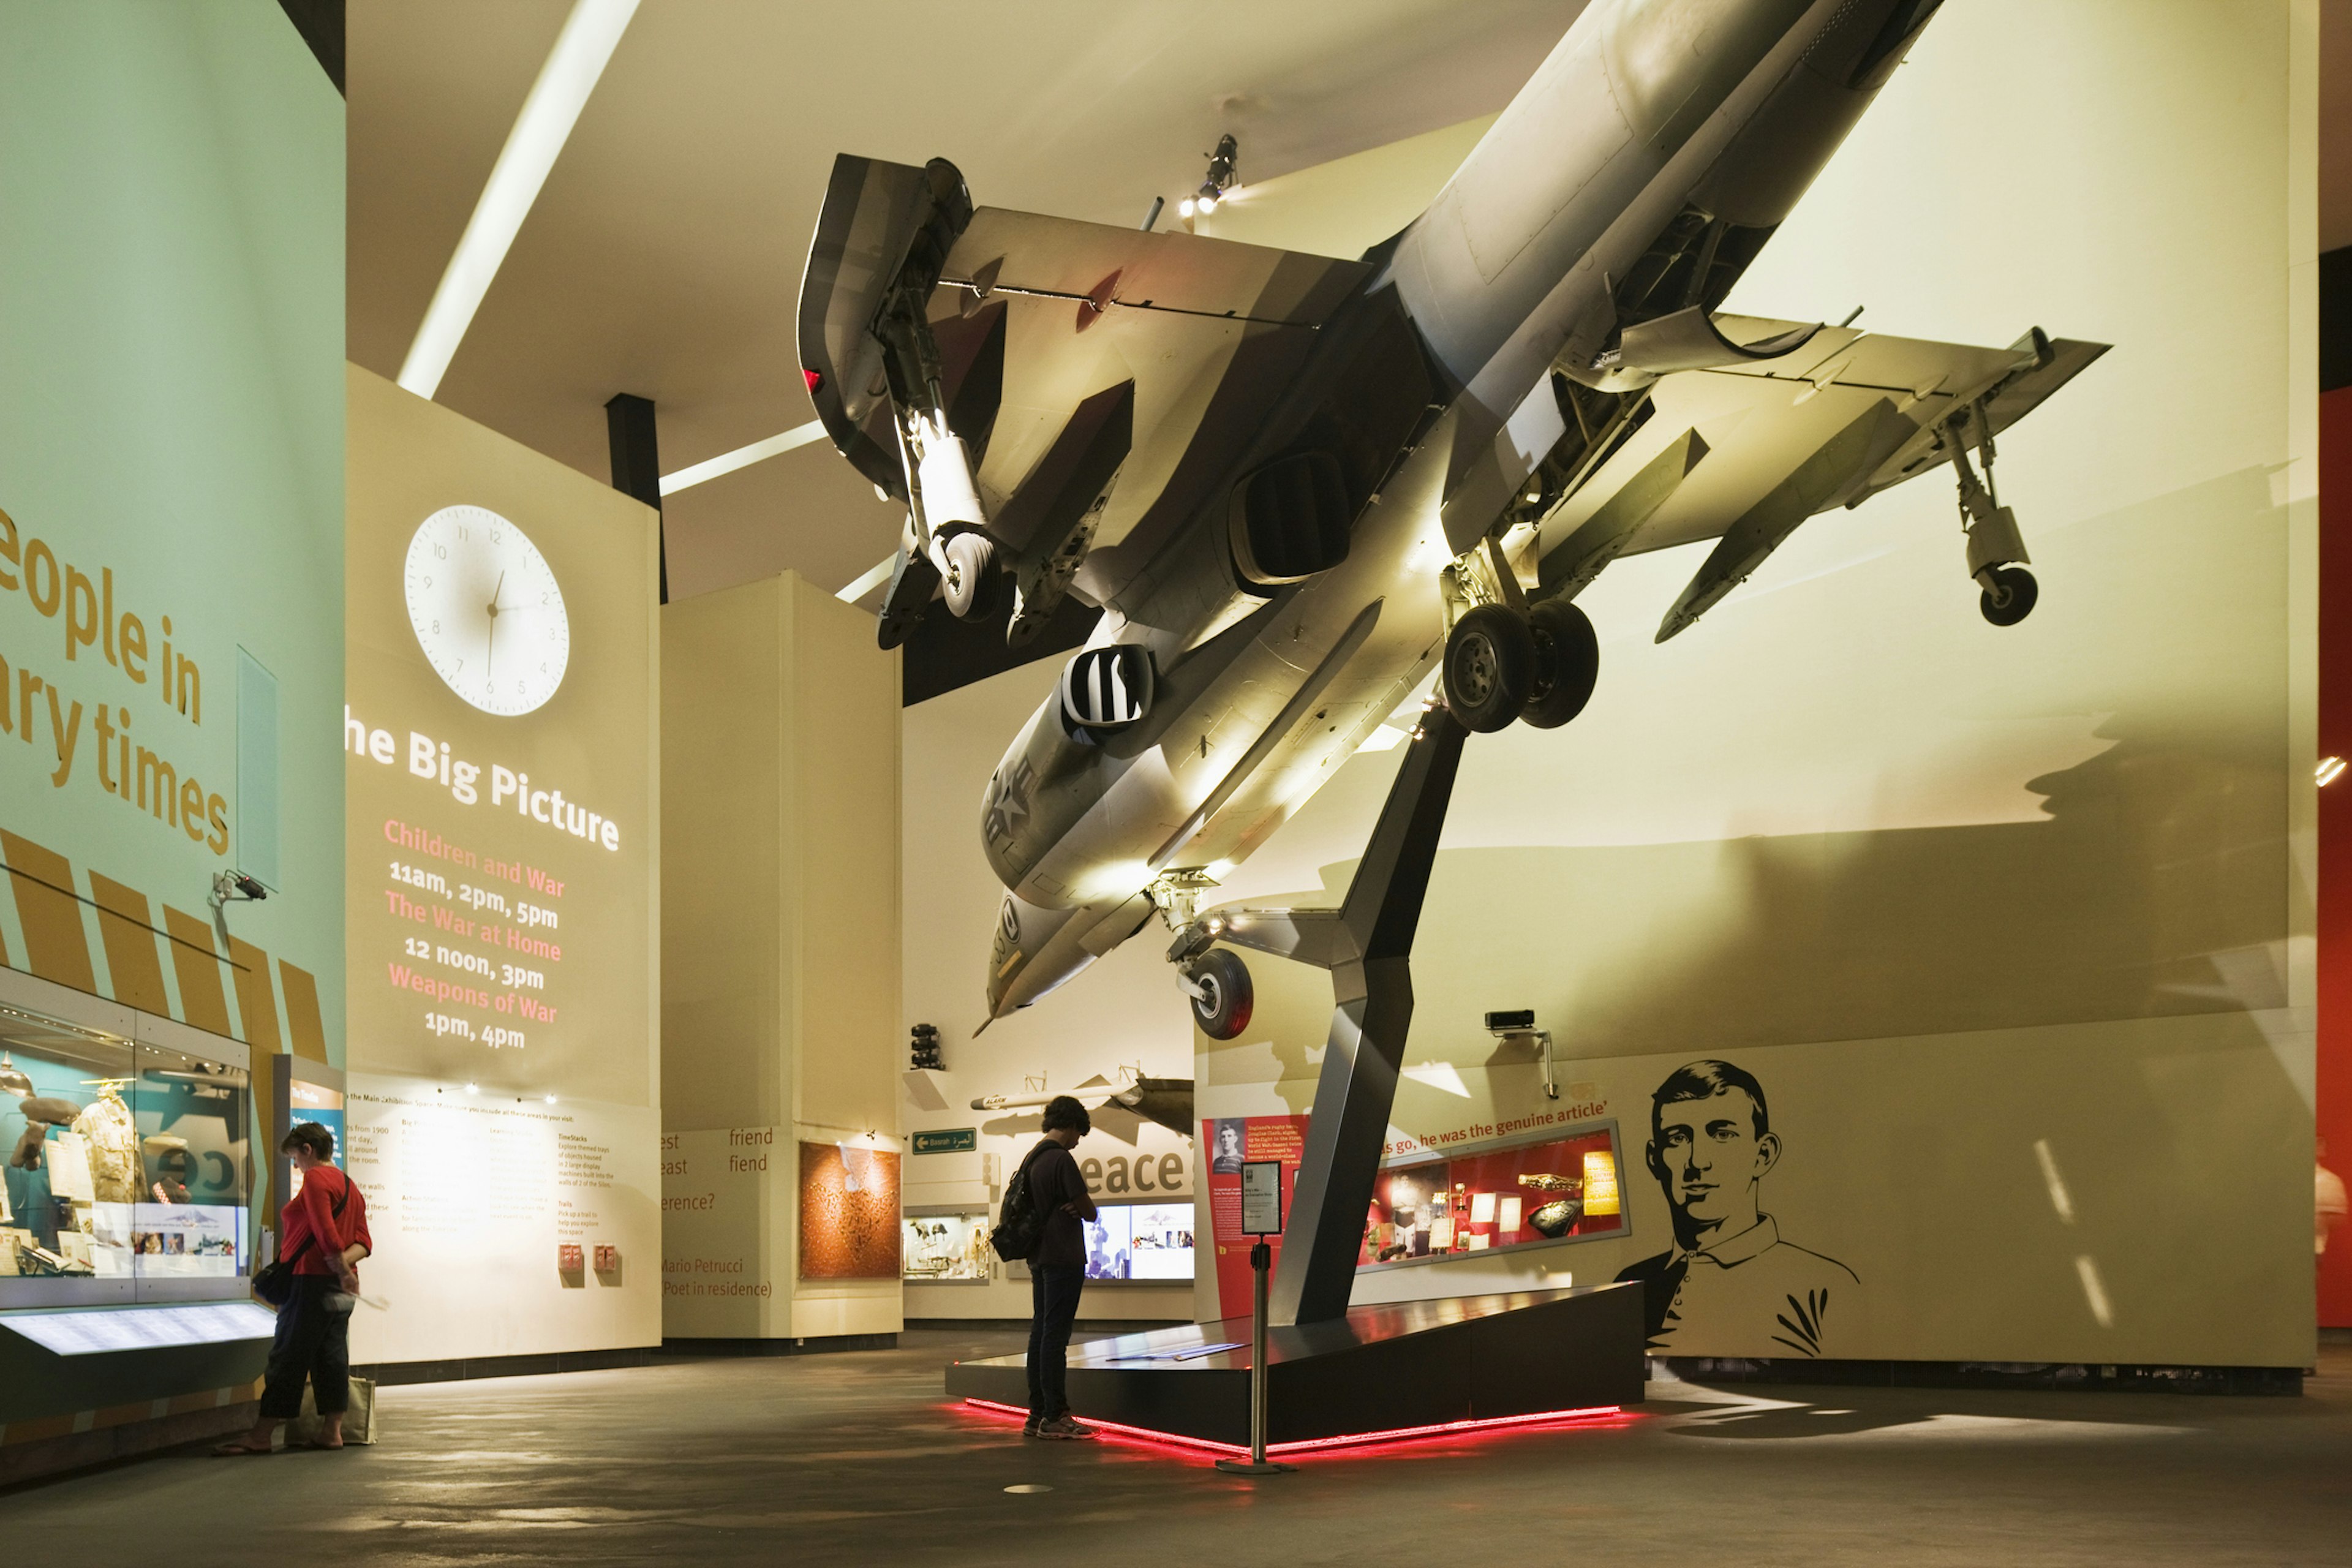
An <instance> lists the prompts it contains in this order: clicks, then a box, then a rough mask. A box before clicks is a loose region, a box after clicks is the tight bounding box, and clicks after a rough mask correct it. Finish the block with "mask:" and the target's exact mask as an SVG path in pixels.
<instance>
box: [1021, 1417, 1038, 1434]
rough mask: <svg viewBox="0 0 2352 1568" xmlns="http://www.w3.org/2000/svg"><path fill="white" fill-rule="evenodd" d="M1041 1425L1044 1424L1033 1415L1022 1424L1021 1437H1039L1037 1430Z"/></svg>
mask: <svg viewBox="0 0 2352 1568" xmlns="http://www.w3.org/2000/svg"><path fill="white" fill-rule="evenodd" d="M1040 1425H1042V1424H1041V1423H1040V1422H1039V1421H1038V1419H1037V1418H1036V1417H1035V1416H1034V1415H1032V1416H1031V1417H1029V1419H1028V1420H1026V1421H1024V1422H1023V1423H1021V1435H1022V1436H1024V1437H1034V1436H1036V1435H1037V1428H1038V1426H1040Z"/></svg>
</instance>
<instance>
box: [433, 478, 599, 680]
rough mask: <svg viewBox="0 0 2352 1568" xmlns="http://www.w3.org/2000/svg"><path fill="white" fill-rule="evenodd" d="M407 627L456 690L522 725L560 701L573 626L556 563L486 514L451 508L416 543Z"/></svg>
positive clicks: (519, 532)
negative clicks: (551, 565) (522, 719)
mask: <svg viewBox="0 0 2352 1568" xmlns="http://www.w3.org/2000/svg"><path fill="white" fill-rule="evenodd" d="M404 586H405V587H406V589H407V593H408V624H409V625H410V626H414V627H415V629H416V641H417V644H418V646H420V647H423V648H424V650H425V658H427V659H429V660H431V661H432V665H433V668H434V670H435V672H436V674H438V675H439V676H440V677H441V679H442V680H443V681H445V682H446V683H447V685H448V688H449V689H450V690H452V691H454V692H456V693H457V695H458V696H460V697H462V698H464V699H465V700H467V701H468V702H470V703H472V704H473V705H474V706H475V707H477V708H478V709H480V710H482V711H483V712H485V713H497V714H501V715H503V716H505V717H508V718H513V717H515V716H516V715H518V714H523V713H528V712H530V710H533V709H534V708H537V707H539V706H540V705H541V704H542V703H544V702H545V701H546V700H548V699H549V698H551V697H552V696H554V695H555V689H556V688H557V687H558V686H561V685H562V683H563V671H564V667H565V666H566V665H568V664H569V663H570V662H571V659H572V623H571V621H570V619H569V618H568V617H567V616H565V615H564V612H563V590H562V588H560V587H558V586H556V583H555V574H554V573H553V572H552V571H551V570H549V569H548V564H547V557H545V556H544V555H541V553H540V552H539V547H538V546H537V545H535V544H533V543H532V542H530V539H529V538H527V537H526V536H525V535H524V533H523V531H522V530H521V529H520V528H517V527H516V526H515V525H514V524H513V523H511V522H509V521H507V520H506V519H505V518H502V517H500V516H499V514H498V513H497V512H494V511H490V510H487V509H485V508H482V507H478V506H450V507H443V508H442V509H441V510H439V511H436V512H435V513H434V514H433V515H432V516H431V517H428V518H426V519H425V521H424V522H422V523H421V524H419V525H418V527H417V530H416V537H415V538H414V539H412V540H410V541H409V542H408V566H407V572H406V574H405V581H404Z"/></svg>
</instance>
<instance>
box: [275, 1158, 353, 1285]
mask: <svg viewBox="0 0 2352 1568" xmlns="http://www.w3.org/2000/svg"><path fill="white" fill-rule="evenodd" d="M345 1180H346V1185H345V1186H344V1188H343V1190H342V1191H341V1192H340V1193H338V1194H335V1199H334V1205H333V1207H332V1209H331V1213H332V1214H333V1215H334V1217H335V1218H337V1219H341V1218H342V1217H343V1205H344V1203H345V1201H346V1200H348V1199H349V1198H350V1196H351V1191H352V1190H351V1187H350V1186H349V1184H348V1181H349V1178H345ZM318 1239H319V1238H318V1237H316V1236H305V1237H303V1238H302V1242H301V1245H300V1246H299V1247H295V1249H294V1250H293V1251H291V1252H289V1253H288V1254H287V1255H286V1256H285V1257H283V1258H279V1259H278V1261H277V1262H275V1263H270V1264H265V1265H264V1266H263V1267H262V1268H260V1269H258V1270H257V1271H256V1272H255V1274H254V1276H253V1293H254V1295H255V1297H257V1299H258V1300H262V1301H265V1302H267V1303H268V1304H269V1305H270V1306H272V1307H283V1306H284V1305H286V1303H287V1302H289V1301H290V1300H293V1299H294V1264H295V1262H296V1260H297V1259H299V1258H300V1257H301V1256H302V1254H303V1252H304V1250H305V1249H307V1248H308V1247H310V1244H311V1243H312V1242H314V1241H316V1240H318Z"/></svg>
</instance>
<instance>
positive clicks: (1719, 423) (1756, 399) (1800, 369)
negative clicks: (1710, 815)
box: [1533, 317, 2107, 641]
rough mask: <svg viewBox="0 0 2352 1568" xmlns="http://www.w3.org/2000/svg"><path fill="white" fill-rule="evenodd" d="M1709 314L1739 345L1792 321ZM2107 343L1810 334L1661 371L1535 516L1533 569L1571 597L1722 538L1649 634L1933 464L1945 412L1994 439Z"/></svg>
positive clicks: (1665, 632) (1938, 457) (1946, 455)
mask: <svg viewBox="0 0 2352 1568" xmlns="http://www.w3.org/2000/svg"><path fill="white" fill-rule="evenodd" d="M1719 321H1720V322H1721V324H1722V325H1723V326H1724V328H1725V330H1726V331H1727V335H1728V336H1730V337H1731V338H1733V339H1734V340H1736V341H1742V342H1753V341H1757V340H1761V339H1767V338H1769V337H1771V336H1774V335H1777V334H1779V333H1780V332H1783V331H1790V330H1792V329H1797V328H1799V327H1800V326H1801V324H1800V323H1794V322H1785V321H1766V320H1762V319H1759V318H1739V317H1723V318H1719ZM2106 349H2107V345H2105V344H2104V343H2091V342H2074V341H2072V340H2068V339H2063V338H2050V337H2047V336H2045V335H2044V334H2043V333H2042V331H2041V330H2040V329H2039V328H2036V329H2034V330H2033V331H2031V332H2028V333H2027V334H2026V335H2025V336H2024V337H2022V338H2021V339H2019V340H2018V341H2017V342H2015V343H2012V344H2011V345H2010V346H2009V347H2008V348H2005V349H1990V348H1978V347H1972V346H1969V345H1966V344H1960V343H1938V342H1925V341H1922V340H1919V339H1915V338H1897V337H1888V336H1884V335H1881V334H1878V333H1871V332H1861V331H1854V330H1853V329H1851V328H1825V329H1822V331H1818V332H1815V333H1814V334H1813V335H1812V336H1811V338H1810V339H1808V340H1807V341H1806V342H1804V343H1803V345H1802V346H1801V348H1799V349H1797V350H1796V351H1794V352H1792V353H1788V354H1785V355H1783V356H1781V357H1780V358H1777V359H1769V360H1760V361H1751V362H1748V363H1740V364H1736V365H1729V366H1725V367H1722V368H1717V369H1706V370H1688V371H1679V372H1676V373H1675V374H1669V375H1665V376H1663V377H1661V378H1659V380H1658V381H1657V382H1656V383H1654V384H1653V386H1652V387H1651V389H1650V394H1649V406H1648V409H1647V412H1646V416H1644V417H1643V421H1642V423H1641V424H1640V426H1638V427H1637V428H1635V429H1634V430H1633V433H1632V434H1631V435H1630V436H1629V437H1626V438H1625V439H1624V440H1623V441H1622V444H1621V445H1619V446H1618V447H1617V448H1616V449H1615V450H1614V451H1613V452H1612V453H1610V455H1609V456H1608V457H1607V458H1605V459H1604V460H1603V461H1601V463H1600V464H1598V465H1597V466H1595V467H1594V468H1592V469H1591V472H1590V474H1589V476H1588V477H1587V478H1586V479H1585V480H1584V482H1583V483H1582V484H1581V485H1580V486H1579V487H1578V488H1577V489H1575V490H1574V491H1573V492H1572V493H1571V494H1570V496H1569V497H1568V499H1567V500H1564V501H1563V502H1561V503H1560V505H1559V507H1558V508H1557V509H1556V510H1554V511H1553V512H1552V513H1551V514H1550V515H1549V517H1547V518H1546V519H1545V520H1544V521H1543V523H1542V525H1541V527H1540V529H1539V531H1538V535H1537V539H1536V542H1535V544H1534V547H1533V549H1534V553H1535V555H1536V557H1537V559H1538V563H1539V565H1538V575H1539V577H1540V579H1541V581H1542V584H1543V586H1544V587H1545V589H1546V590H1554V589H1558V590H1559V591H1563V592H1567V593H1570V594H1571V595H1572V594H1574V593H1575V592H1578V591H1580V589H1581V588H1582V586H1583V585H1584V584H1586V583H1590V582H1591V580H1592V578H1593V577H1595V576H1597V575H1598V574H1599V573H1600V571H1601V567H1602V566H1604V565H1606V564H1607V563H1608V562H1609V561H1611V560H1613V559H1615V558H1616V557H1617V556H1619V555H1621V554H1640V553H1642V552H1646V551H1651V550H1664V549H1667V548H1670V547H1671V546H1674V545H1677V544H1687V543H1690V542H1694V541H1696V540H1703V539H1716V540H1720V541H1722V542H1721V543H1720V544H1718V546H1717V549H1716V551H1715V552H1714V553H1713V554H1712V555H1710V556H1709V557H1708V559H1707V561H1706V564H1705V565H1703V566H1702V567H1701V568H1700V569H1699V573H1698V574H1697V576H1696V577H1695V578H1693V580H1692V582H1691V584H1690V586H1689V588H1687V589H1686V590H1685V592H1684V594H1683V595H1682V596H1681V597H1680V598H1679V599H1678V600H1677V601H1676V603H1675V606H1674V608H1673V609H1672V610H1671V611H1670V612H1669V613H1668V616H1667V618H1666V622H1665V624H1664V626H1662V627H1661V628H1660V632H1659V640H1661V641H1664V639H1665V638H1666V637H1672V636H1674V635H1675V633H1676V632H1679V631H1681V630H1683V629H1684V628H1685V626H1689V625H1690V624H1691V623H1692V622H1693V621H1696V619H1697V617H1698V616H1699V615H1700V614H1702V613H1704V612H1705V611H1706V609H1707V608H1708V607H1709V606H1711V605H1714V604H1715V603H1716V602H1717V600H1719V599H1721V598H1722V597H1723V596H1724V595H1726V594H1727V593H1729V592H1730V591H1731V589H1732V588H1734V587H1736V586H1737V585H1738V584H1739V583H1741V582H1743V581H1745V580H1746V578H1747V577H1748V574H1750V573H1752V572H1753V571H1754V570H1755V569H1756V568H1757V566H1758V565H1759V564H1760V563H1762V562H1763V560H1764V558H1765V557H1766V556H1768V555H1769V554H1770V553H1771V552H1772V551H1773V550H1774V549H1776V548H1778V547H1779V545H1780V542H1781V541H1782V540H1784V539H1786V538H1788V537H1789V535H1790V533H1792V532H1794V531H1795V530H1796V528H1797V526H1798V525H1799V524H1800V523H1801V522H1803V521H1805V519H1807V518H1809V517H1811V516H1814V515H1816V514H1818V513H1820V512H1823V511H1826V510H1829V509H1831V508H1832V507H1840V506H1844V507H1851V506H1855V505H1859V504H1860V503H1861V502H1862V501H1864V500H1867V499H1868V498H1869V497H1871V496H1873V495H1875V494H1877V493H1878V492H1879V491H1881V490H1883V489H1888V488H1889V487H1891V486H1894V485H1897V484H1900V483H1902V482H1903V481H1904V480H1906V479H1915V478H1916V477H1917V476H1919V475H1920V474H1923V473H1926V472H1927V471H1928V470H1930V469H1932V468H1937V467H1939V466H1941V465H1944V464H1946V463H1948V462H1949V461H1950V460H1951V447H1950V445H1949V443H1950V442H1951V441H1952V440H1953V439H1954V438H1955V437H1954V435H1953V433H1952V431H1951V429H1950V427H1949V423H1948V422H1949V421H1950V420H1951V418H1952V416H1954V415H1955V414H1956V413H1960V414H1964V413H1966V411H1967V410H1969V408H1970V407H1971V406H1972V405H1973V406H1976V407H1979V408H1980V409H1981V411H1982V415H1983V419H1982V425H1983V426H1989V427H1990V434H1991V435H1992V436H1993V437H1999V436H2000V433H2001V432H2002V431H2004V430H2006V429H2007V428H2009V427H2010V426H2011V425H2014V424H2015V423H2016V422H2017V421H2018V420H2020V419H2021V418H2023V417H2024V416H2026V415H2027V414H2029V413H2031V412H2032V410H2033V409H2035V408H2036V407H2038V406H2040V405H2041V404H2042V400H2043V399H2044V398H2046V397H2048V396H2049V395H2051V394H2052V393H2053V392H2056V391H2057V390H2058V389H2059V388H2060V387H2062V386H2063V385H2064V384H2066V383H2067V382H2068V381H2070V380H2072V379H2073V378H2074V376H2075V375H2076V374H2078V373H2080V372H2081V371H2082V370H2083V369H2084V367H2086V366H2087V365H2089V364H2090V363H2091V362H2092V361H2094V360H2095V359H2097V358H2098V357H2099V356H2100V355H2101V354H2103V353H2105V352H2106ZM1977 428H1978V426H1977V424H1976V422H1974V421H1971V422H1969V426H1968V429H1967V434H1966V437H1965V439H1966V443H1967V445H1969V447H1976V446H1977V445H1978V437H1977V435H1976V431H1977Z"/></svg>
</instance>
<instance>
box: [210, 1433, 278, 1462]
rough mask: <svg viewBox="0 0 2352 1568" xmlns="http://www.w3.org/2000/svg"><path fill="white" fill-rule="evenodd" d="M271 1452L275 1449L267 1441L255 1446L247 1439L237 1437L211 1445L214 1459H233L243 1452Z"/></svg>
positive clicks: (243, 1453)
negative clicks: (230, 1440) (231, 1440)
mask: <svg viewBox="0 0 2352 1568" xmlns="http://www.w3.org/2000/svg"><path fill="white" fill-rule="evenodd" d="M272 1452H275V1450H274V1449H272V1448H271V1447H270V1446H269V1445H268V1444H267V1443H264V1444H262V1445H260V1446H259V1447H255V1446H254V1444H253V1443H252V1442H251V1441H250V1440H249V1439H247V1438H244V1437H239V1438H236V1440H235V1441H233V1442H227V1443H219V1444H215V1446H214V1447H213V1458H216V1459H233V1458H238V1457H239V1456H241V1455H245V1454H268V1453H272Z"/></svg>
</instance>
